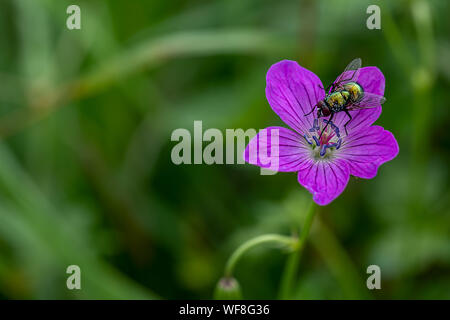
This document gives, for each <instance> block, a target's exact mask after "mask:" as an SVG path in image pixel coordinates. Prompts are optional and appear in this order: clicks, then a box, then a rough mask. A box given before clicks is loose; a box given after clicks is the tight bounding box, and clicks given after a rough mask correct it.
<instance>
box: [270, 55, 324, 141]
mask: <svg viewBox="0 0 450 320" xmlns="http://www.w3.org/2000/svg"><path fill="white" fill-rule="evenodd" d="M266 82H267V84H266V97H267V101H268V102H269V104H270V106H271V107H272V109H273V111H275V113H276V114H278V116H279V117H280V118H281V119H282V120H283V121H284V122H285V123H286V124H288V125H289V126H290V127H291V128H292V129H294V130H296V131H297V132H298V133H300V134H302V133H303V132H306V131H307V130H308V129H310V128H311V127H312V124H313V119H314V112H313V113H311V114H309V115H308V116H305V114H307V113H310V112H311V109H312V108H313V107H314V106H315V104H316V103H317V101H319V100H321V99H323V98H324V97H325V91H324V89H323V85H322V82H321V81H320V79H319V77H317V76H316V75H315V74H314V73H313V72H311V71H309V70H307V69H305V68H303V67H301V66H300V65H299V64H298V63H297V62H295V61H290V60H283V61H280V62H278V63H275V64H274V65H272V66H271V67H270V69H269V71H268V72H267V77H266Z"/></svg>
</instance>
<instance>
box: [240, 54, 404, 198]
mask: <svg viewBox="0 0 450 320" xmlns="http://www.w3.org/2000/svg"><path fill="white" fill-rule="evenodd" d="M266 81H267V85H266V97H267V100H268V102H269V104H270V106H271V107H272V109H273V110H274V111H275V113H276V114H278V116H279V117H280V118H281V119H282V120H283V121H284V122H285V123H286V124H288V125H289V126H290V127H291V128H292V129H293V130H294V131H293V130H289V129H286V128H283V127H269V128H266V129H264V130H261V131H260V133H258V135H256V136H255V137H254V138H253V139H252V140H251V141H250V143H249V144H248V146H247V148H246V149H245V152H244V159H245V161H247V162H248V163H250V164H254V165H257V166H260V167H263V168H271V169H273V168H274V167H275V168H277V169H276V171H282V172H298V182H299V183H300V184H301V185H302V186H304V187H305V188H306V189H307V190H308V191H309V192H311V193H312V194H313V200H314V201H315V202H316V203H317V204H319V205H327V204H329V203H330V202H331V201H333V200H334V199H336V198H337V197H338V196H339V195H340V194H341V193H342V191H343V190H344V189H345V187H346V185H347V183H348V180H349V178H350V175H353V176H356V177H360V178H365V179H371V178H373V177H375V176H376V174H377V170H378V167H379V166H380V165H381V164H383V163H385V162H387V161H389V160H392V159H393V158H395V157H396V156H397V154H398V151H399V148H398V144H397V141H396V140H395V138H394V136H393V134H392V133H391V132H389V131H387V130H384V129H383V127H380V126H373V125H372V124H373V123H374V122H375V120H377V119H378V117H379V116H380V114H381V105H379V106H377V107H375V108H370V109H364V110H355V111H351V112H350V113H351V115H352V117H353V120H352V121H351V122H350V123H349V124H348V126H347V131H348V135H346V134H345V131H344V130H341V128H343V125H344V124H345V122H346V121H347V116H346V115H345V113H344V112H339V113H337V114H336V115H335V117H334V120H333V122H330V124H329V125H328V127H327V129H326V131H325V132H324V133H323V135H322V136H321V138H320V140H319V136H320V132H321V130H322V128H323V127H324V126H325V124H326V123H327V121H328V120H327V119H326V118H320V119H315V118H314V114H315V112H313V113H311V114H310V115H308V116H305V114H307V113H309V112H310V111H311V108H312V107H313V106H314V105H315V104H316V103H317V101H319V100H321V99H323V98H324V97H325V91H324V89H323V88H324V87H323V85H322V82H321V81H320V79H319V78H318V77H317V76H316V75H315V74H314V73H312V72H311V71H309V70H307V69H305V68H303V67H301V66H300V65H298V63H297V62H295V61H289V60H283V61H280V62H278V63H276V64H274V65H273V66H272V67H271V68H270V69H269V71H268V72H267V78H266ZM357 82H358V83H359V84H361V85H362V87H363V88H364V90H365V91H366V92H371V93H375V94H378V95H383V94H384V76H383V74H382V73H381V71H380V70H379V69H378V68H377V67H365V68H361V69H360V74H359V77H358V80H357ZM274 136H275V137H276V138H277V139H273V137H274ZM274 162H275V164H274Z"/></svg>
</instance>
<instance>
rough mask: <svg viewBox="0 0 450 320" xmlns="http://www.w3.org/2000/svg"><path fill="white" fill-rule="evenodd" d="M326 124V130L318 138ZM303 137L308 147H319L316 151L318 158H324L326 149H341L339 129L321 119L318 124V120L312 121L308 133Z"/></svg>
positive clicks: (330, 122)
mask: <svg viewBox="0 0 450 320" xmlns="http://www.w3.org/2000/svg"><path fill="white" fill-rule="evenodd" d="M327 124H328V126H327V129H326V130H325V131H324V132H323V133H322V136H320V134H321V132H322V130H323V127H324V126H325V125H327ZM303 137H304V138H305V140H306V142H307V143H308V144H309V145H311V146H313V149H314V143H315V145H316V146H317V147H319V149H318V150H316V152H317V151H318V155H319V156H320V157H324V156H326V154H327V149H331V150H332V149H333V148H335V149H336V150H337V149H339V148H340V147H341V144H342V138H341V134H340V132H339V128H338V127H337V126H336V125H335V124H334V123H333V122H332V121H329V120H327V119H322V122H321V123H319V119H314V122H313V126H312V128H311V129H309V130H308V133H306V134H305V135H303ZM319 137H320V139H319ZM316 154H317V153H316Z"/></svg>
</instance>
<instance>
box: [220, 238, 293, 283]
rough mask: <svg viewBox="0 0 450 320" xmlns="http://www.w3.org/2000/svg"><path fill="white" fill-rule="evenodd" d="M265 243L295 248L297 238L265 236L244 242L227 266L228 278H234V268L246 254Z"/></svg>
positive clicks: (226, 273)
mask: <svg viewBox="0 0 450 320" xmlns="http://www.w3.org/2000/svg"><path fill="white" fill-rule="evenodd" d="M263 243H276V244H280V245H282V246H283V247H286V246H287V247H292V248H295V246H296V244H297V240H296V239H295V238H292V237H288V236H283V235H279V234H264V235H261V236H258V237H256V238H253V239H250V240H248V241H246V242H244V243H243V244H242V245H241V246H240V247H238V248H237V249H236V251H234V252H233V254H232V255H231V256H230V258H229V259H228V261H227V264H226V266H225V276H226V277H231V276H232V274H233V271H234V267H235V266H236V264H237V262H238V261H239V259H240V258H241V257H242V256H243V255H244V253H246V252H247V251H248V250H249V249H251V248H253V247H255V246H257V245H260V244H263Z"/></svg>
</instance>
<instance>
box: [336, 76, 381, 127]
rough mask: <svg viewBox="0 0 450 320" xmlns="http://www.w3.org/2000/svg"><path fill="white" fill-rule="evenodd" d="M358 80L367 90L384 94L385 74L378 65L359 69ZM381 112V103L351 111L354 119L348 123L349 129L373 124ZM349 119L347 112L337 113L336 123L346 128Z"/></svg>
mask: <svg viewBox="0 0 450 320" xmlns="http://www.w3.org/2000/svg"><path fill="white" fill-rule="evenodd" d="M357 82H358V83H359V84H360V85H361V86H362V87H363V89H364V91H365V92H370V93H375V94H378V95H384V86H385V80H384V75H383V73H382V72H381V71H380V69H378V68H377V67H364V68H361V69H359V76H358V80H357ZM380 114H381V105H380V106H377V107H374V108H369V109H362V110H355V111H350V115H351V116H352V118H353V119H352V121H350V123H349V124H348V125H347V131H348V133H349V134H350V132H356V131H359V130H361V129H364V128H366V127H368V126H370V125H372V124H373V123H374V122H375V121H376V120H377V119H378V118H379V117H380ZM348 120H349V118H348V117H347V115H346V114H345V112H339V113H338V114H336V117H335V121H334V123H335V124H336V125H337V126H338V127H339V128H341V130H344V124H345V123H346V122H347V121H348Z"/></svg>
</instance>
